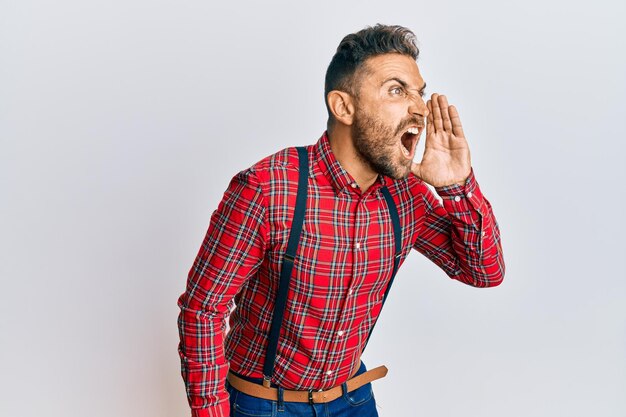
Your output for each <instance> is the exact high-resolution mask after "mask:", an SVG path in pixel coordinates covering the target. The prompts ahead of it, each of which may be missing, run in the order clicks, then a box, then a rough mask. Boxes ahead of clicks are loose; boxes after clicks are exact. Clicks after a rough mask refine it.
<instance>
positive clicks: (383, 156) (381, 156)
mask: <svg viewBox="0 0 626 417" xmlns="http://www.w3.org/2000/svg"><path fill="white" fill-rule="evenodd" d="M411 123H415V119H414V118H412V117H409V118H407V119H406V120H403V121H402V122H400V123H399V124H398V126H397V127H396V128H395V129H394V128H393V127H392V126H389V125H385V124H384V123H383V122H382V121H381V120H380V119H378V118H377V117H375V116H372V115H369V114H367V113H366V112H364V111H363V110H359V111H357V112H356V113H355V115H354V120H353V124H352V141H353V143H354V147H355V149H356V151H357V154H358V156H359V159H360V160H361V161H362V162H365V163H366V164H367V165H369V167H370V168H371V169H372V170H373V171H375V172H377V173H378V174H380V175H385V176H387V177H391V178H393V179H403V178H406V177H408V175H409V173H410V172H411V163H412V161H411V160H410V159H407V158H405V157H403V156H402V155H401V151H400V149H399V146H401V145H399V144H400V135H402V133H403V130H404V128H406V127H407V126H409V125H410V124H411Z"/></svg>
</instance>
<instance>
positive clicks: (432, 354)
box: [0, 0, 626, 417]
mask: <svg viewBox="0 0 626 417" xmlns="http://www.w3.org/2000/svg"><path fill="white" fill-rule="evenodd" d="M625 8H626V6H624V2H618V1H607V0H599V1H595V2H591V3H589V2H581V1H573V2H572V1H565V0H561V1H537V0H529V1H524V2H499V1H484V0H483V1H472V2H461V1H458V2H441V1H430V2H420V1H378V2H372V1H356V0H351V1H345V2H339V1H332V2H323V1H318V2H314V3H312V2H306V3H304V2H303V3H302V4H301V3H300V2H287V1H284V2H275V1H266V2H259V3H253V2H248V3H245V2H210V1H197V0H188V1H160V0H152V1H148V0H125V1H109V0H107V1H104V0H95V1H78V0H75V1H70V0H61V1H57V2H44V1H30V0H20V1H17V0H14V1H11V0H1V1H0V211H1V212H0V254H1V255H0V276H1V290H0V334H1V335H2V336H1V338H0V415H2V416H7V417H18V416H29V417H30V416H33V417H34V416H47V417H53V416H54V417H57V416H58V417H68V416H76V417H83V416H92V417H100V416H106V417H120V416H151V417H170V416H184V415H188V414H189V409H188V405H187V400H186V397H185V393H184V386H183V381H182V378H181V376H180V362H179V358H178V354H177V351H176V347H177V343H178V331H177V327H176V317H177V315H178V308H177V306H176V300H177V298H178V296H179V295H180V294H181V293H182V292H183V290H184V287H185V281H186V277H187V272H188V270H189V268H190V267H191V264H192V262H193V259H194V257H195V255H196V252H197V250H198V248H199V246H200V243H201V241H202V238H203V236H204V233H205V232H206V228H207V226H208V222H209V219H210V215H211V213H212V211H213V210H214V209H215V208H216V207H217V204H218V202H219V200H220V199H221V196H222V193H223V192H224V190H225V188H226V186H227V185H228V181H229V180H230V178H231V177H232V176H233V175H235V173H237V172H238V171H240V170H242V169H244V168H246V167H248V166H249V165H251V164H252V163H254V162H256V161H258V160H260V159H261V158H263V157H264V156H266V155H269V154H271V153H273V152H276V151H278V150H280V149H282V148H284V147H287V146H293V145H304V144H310V143H314V142H315V141H317V139H318V138H319V136H320V135H321V134H322V132H323V130H324V128H325V123H326V110H325V107H324V101H323V79H324V72H325V70H326V66H327V65H328V62H329V61H330V58H331V57H332V55H333V53H334V50H335V48H336V47H337V44H338V43H339V41H340V40H341V38H342V37H343V36H344V35H346V34H348V33H351V32H354V31H356V30H358V29H361V28H362V27H364V26H366V25H373V24H375V23H378V22H380V23H387V24H401V25H405V26H408V27H410V28H411V29H413V30H414V31H415V33H416V35H417V38H418V40H419V44H420V48H421V54H420V57H419V60H418V64H419V66H420V70H421V72H422V75H423V76H424V78H425V80H426V82H427V83H428V89H427V94H431V93H433V92H439V93H443V94H446V95H447V96H448V97H449V100H450V102H451V103H454V104H456V105H457V107H458V109H459V112H460V114H461V119H462V121H463V124H464V128H465V132H466V134H467V138H468V141H469V143H470V149H471V151H472V161H473V166H474V170H475V173H476V177H477V179H478V181H479V183H480V185H481V188H482V190H483V192H484V193H485V195H486V196H487V198H488V199H489V201H490V202H491V203H492V205H493V208H494V211H495V214H496V216H497V219H498V222H499V224H500V227H501V232H502V239H503V246H504V251H505V259H506V263H507V275H506V278H505V281H504V283H503V284H502V285H501V286H499V287H497V288H492V289H475V288H472V287H469V286H466V285H463V284H460V283H458V282H456V281H453V280H450V279H448V278H447V276H446V275H445V274H444V273H443V272H442V271H441V270H439V269H438V268H436V267H435V266H434V265H433V264H431V263H430V262H429V261H427V260H426V259H425V258H423V257H421V255H419V254H418V253H416V252H415V253H413V254H412V255H411V256H410V257H409V259H408V260H407V262H406V263H405V264H404V266H403V268H402V269H401V270H400V272H399V275H398V277H397V279H396V283H395V284H394V289H393V290H392V292H391V295H390V297H389V299H388V302H387V304H386V306H385V309H384V311H383V314H382V316H381V319H380V321H379V323H378V325H377V328H376V331H375V333H374V336H373V338H372V340H371V343H370V345H369V346H368V349H367V352H366V353H365V356H364V361H365V362H366V364H368V366H371V367H373V366H376V365H379V364H386V365H387V366H388V367H389V368H390V372H389V375H388V376H387V378H385V379H383V380H381V381H378V382H376V383H374V390H375V394H376V397H377V400H378V404H379V407H380V408H379V410H380V415H381V416H382V417H390V416H400V415H403V416H430V417H442V416H478V415H480V416H482V417H489V416H493V417H495V416H502V415H506V416H509V417H535V416H536V417H544V416H568V417H574V416H581V417H583V416H584V417H587V416H591V415H593V416H604V417H612V416H615V417H617V416H624V415H626V395H625V393H626V355H625V353H626V305H625V304H626V303H625V301H626V274H625V272H624V266H623V261H624V258H625V255H624V249H625V245H624V240H623V238H622V236H623V235H624V234H625V232H626V230H625V228H624V204H625V203H626V201H625V195H624V194H625V193H624V188H625V187H624V177H625V175H624V174H625V168H624V162H623V161H624V155H625V153H626V146H625V145H624V142H625V136H624V127H623V124H624V119H625V116H626V112H625V110H626V109H625V105H624V96H625V93H626V91H625V89H626V82H625V80H624V74H626V65H625V64H626V62H625V51H626V45H625V43H626V42H625V40H626V30H625V29H624V25H623V23H622V22H623V21H624V17H625V15H626V13H625V11H626V10H625ZM423 139H424V138H422V143H423ZM420 149H423V144H422V145H421V147H420ZM420 155H421V152H420Z"/></svg>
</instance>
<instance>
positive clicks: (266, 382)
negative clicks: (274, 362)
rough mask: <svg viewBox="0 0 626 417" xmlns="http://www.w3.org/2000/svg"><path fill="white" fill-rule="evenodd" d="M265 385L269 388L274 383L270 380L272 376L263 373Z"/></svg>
mask: <svg viewBox="0 0 626 417" xmlns="http://www.w3.org/2000/svg"><path fill="white" fill-rule="evenodd" d="M263 386H264V387H265V388H269V387H271V386H272V383H271V382H270V377H269V376H267V375H263Z"/></svg>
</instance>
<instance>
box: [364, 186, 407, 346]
mask: <svg viewBox="0 0 626 417" xmlns="http://www.w3.org/2000/svg"><path fill="white" fill-rule="evenodd" d="M381 191H382V193H383V197H385V201H386V202H387V208H388V209H389V215H390V216H391V223H392V224H393V237H394V241H395V254H394V256H393V272H392V273H391V279H390V280H389V284H387V289H386V290H385V295H384V296H383V306H384V305H385V301H386V300H387V296H388V295H389V290H390V289H391V284H393V279H394V278H395V277H396V272H398V265H399V264H400V255H401V253H402V229H401V228H400V216H398V208H397V207H396V203H395V202H394V201H393V197H391V193H390V192H389V189H388V188H387V187H386V186H385V187H383V188H381ZM381 309H382V306H381ZM378 317H380V313H379V315H378ZM376 321H378V318H377V319H376ZM374 326H376V322H374V325H373V326H372V329H371V330H370V334H369V335H367V340H366V341H365V346H367V343H368V342H369V340H370V337H372V332H373V331H374ZM365 346H364V347H363V349H365Z"/></svg>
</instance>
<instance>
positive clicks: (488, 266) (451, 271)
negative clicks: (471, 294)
mask: <svg viewBox="0 0 626 417" xmlns="http://www.w3.org/2000/svg"><path fill="white" fill-rule="evenodd" d="M436 191H437V193H438V194H439V195H440V197H441V198H442V205H439V204H437V203H434V204H433V203H430V205H431V206H432V207H431V211H430V213H429V214H428V216H427V219H426V222H425V227H424V233H422V234H420V237H419V239H418V242H416V249H418V250H420V251H421V252H422V253H424V254H425V255H426V256H427V257H429V258H430V259H431V260H432V261H433V262H435V263H436V264H437V265H439V266H440V267H441V268H442V269H443V270H444V271H445V272H446V273H447V274H448V275H449V276H450V277H452V278H454V279H457V280H459V281H461V282H464V283H466V284H468V285H472V286H475V287H492V286H496V285H499V284H500V283H501V282H502V279H503V277H504V271H505V266H504V259H503V254H502V246H501V243H500V231H499V228H498V225H497V221H496V219H495V216H494V214H493V210H492V208H491V205H490V204H489V202H488V201H487V200H486V199H485V198H484V196H483V195H482V192H481V190H480V188H479V186H478V183H477V182H476V180H475V178H474V175H473V171H472V172H471V173H470V176H469V177H468V179H467V181H466V182H465V184H463V185H462V186H459V185H456V184H455V185H451V186H447V187H439V188H436Z"/></svg>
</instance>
